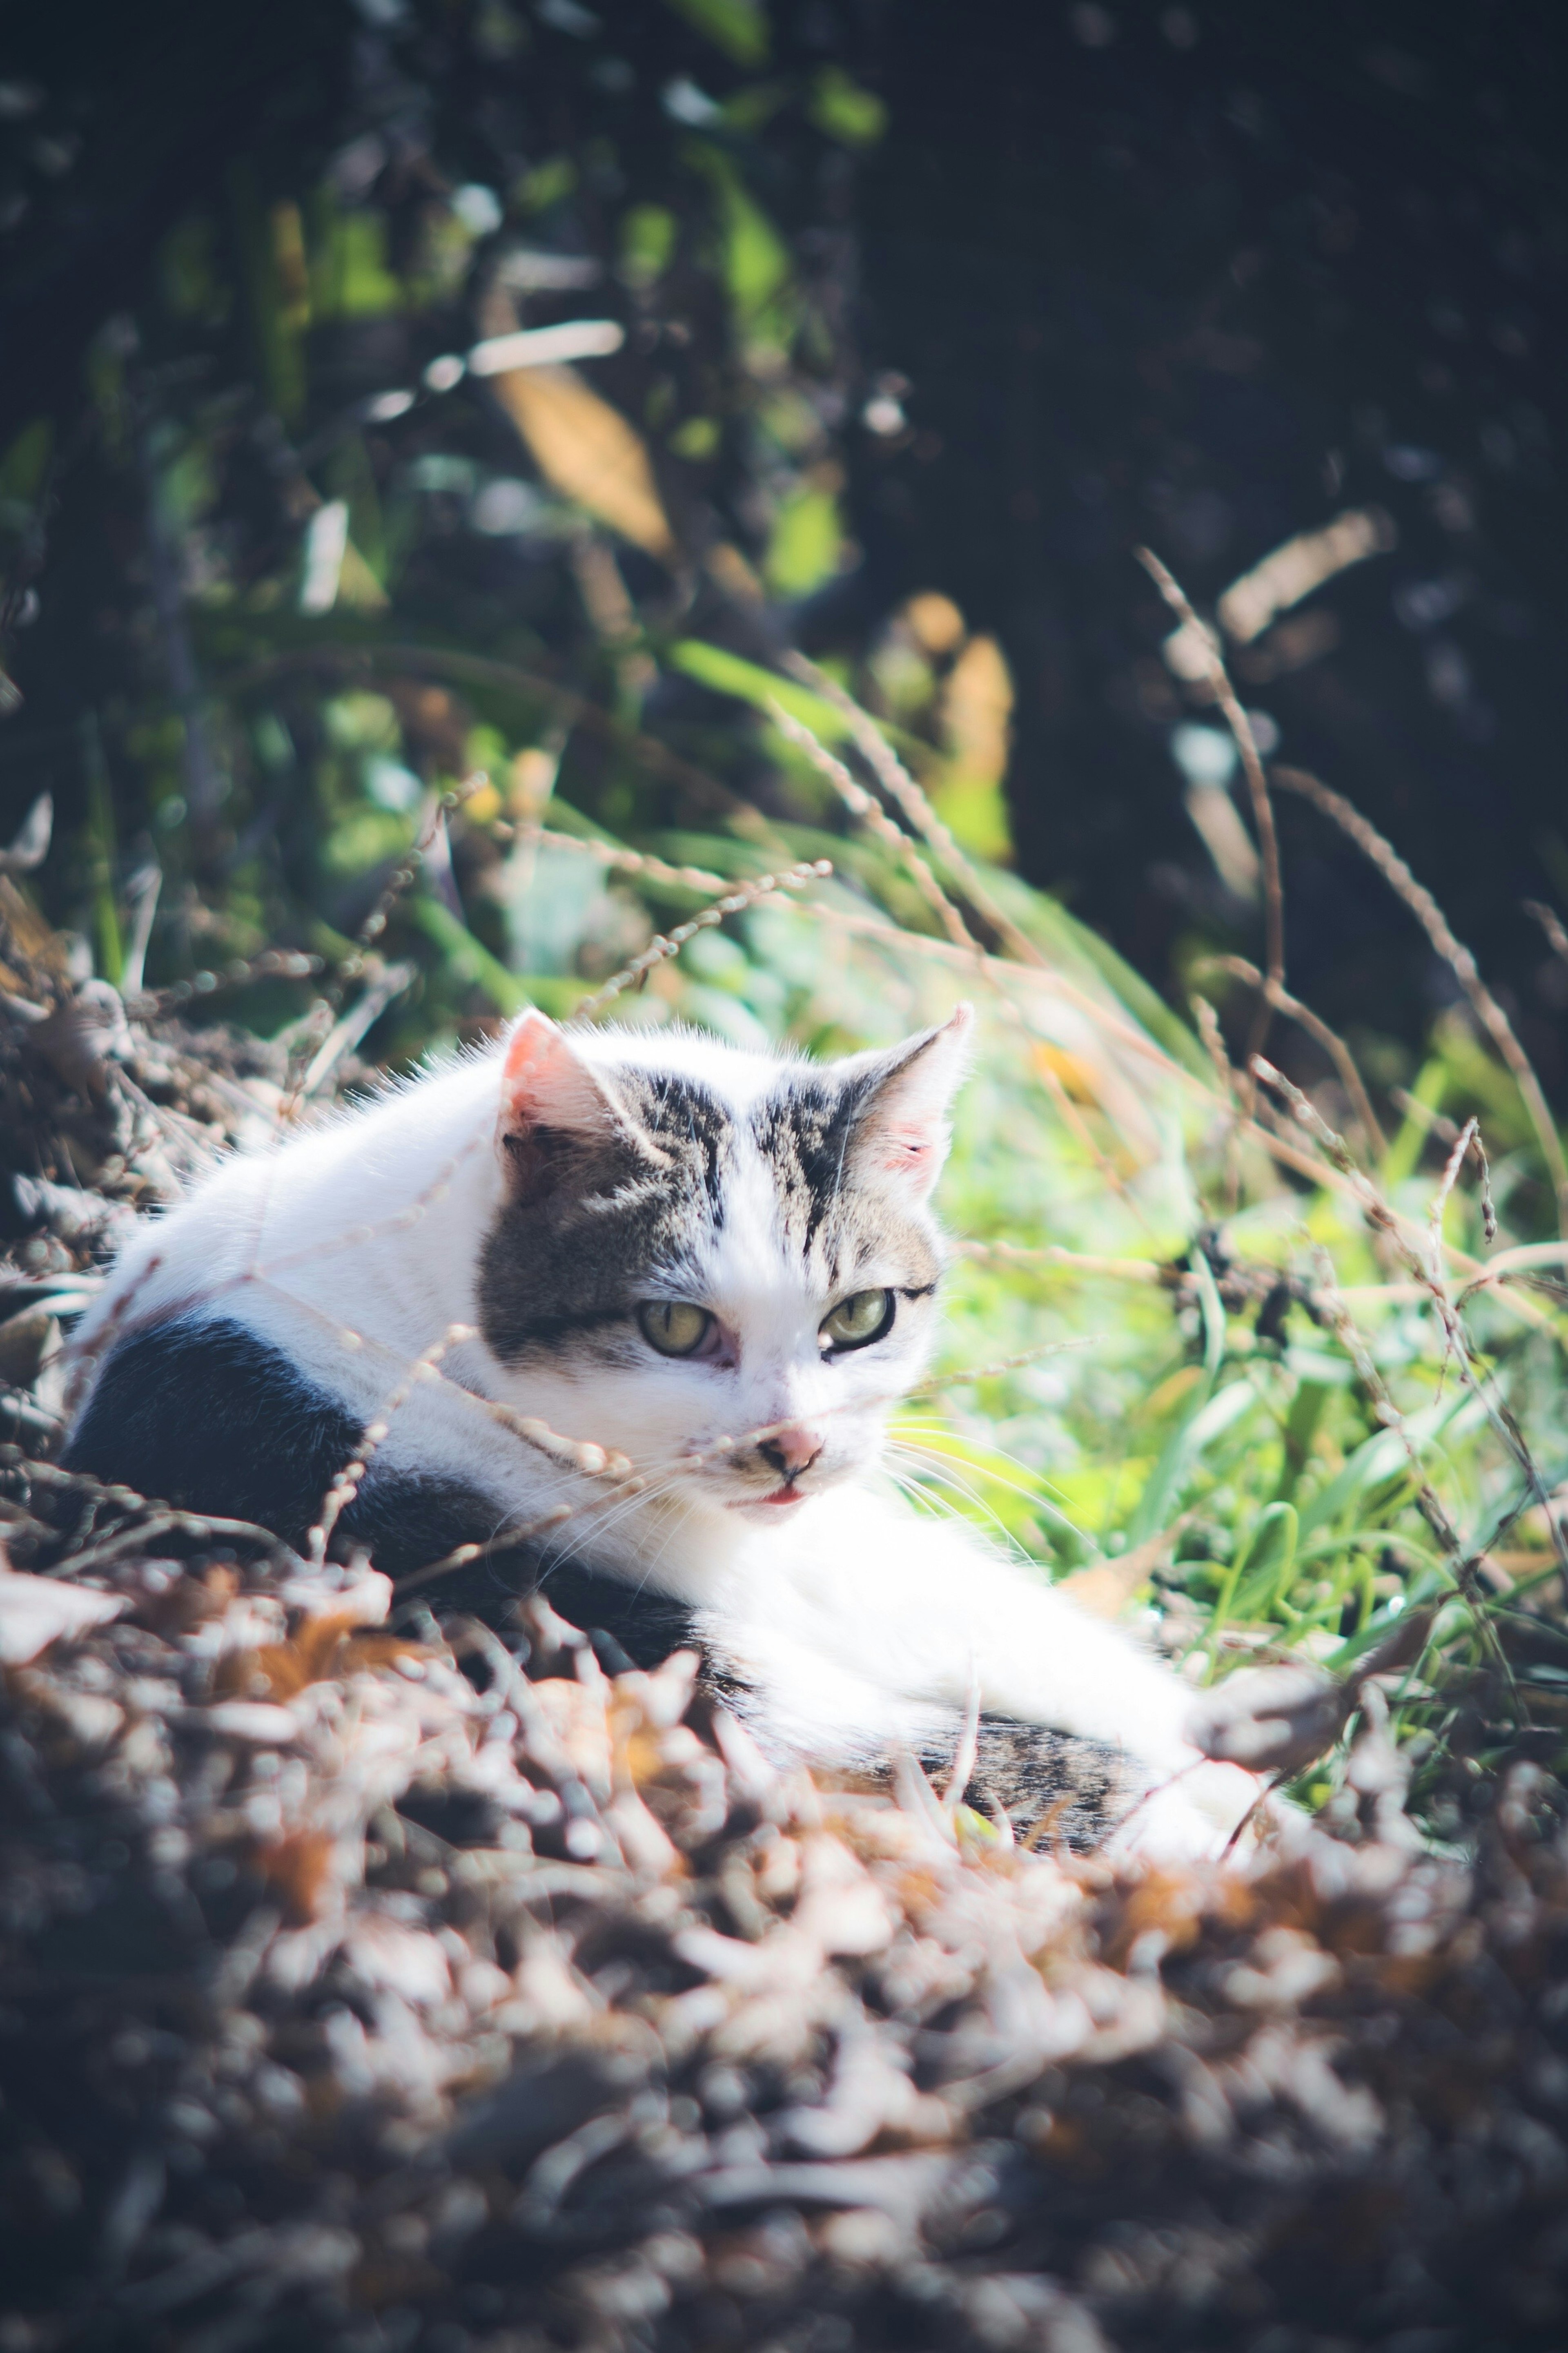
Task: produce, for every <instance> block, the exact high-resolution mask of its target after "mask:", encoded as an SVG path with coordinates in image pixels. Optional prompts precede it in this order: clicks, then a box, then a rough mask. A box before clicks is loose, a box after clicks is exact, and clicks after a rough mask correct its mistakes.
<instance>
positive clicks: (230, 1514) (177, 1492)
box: [63, 1317, 360, 1546]
mask: <svg viewBox="0 0 1568 2353" xmlns="http://www.w3.org/2000/svg"><path fill="white" fill-rule="evenodd" d="M359 1434H360V1424H359V1423H358V1422H357V1421H355V1420H354V1419H353V1417H352V1416H351V1415H349V1414H347V1413H345V1412H344V1410H343V1409H342V1406H341V1405H340V1404H339V1403H338V1402H337V1401H336V1400H335V1399H334V1398H330V1397H328V1396H327V1395H325V1393H324V1392H323V1391H321V1389H318V1388H315V1387H314V1386H313V1385H312V1384H311V1383H310V1382H309V1381H307V1380H306V1379H305V1378H304V1377H303V1376H302V1375H301V1373H300V1369H299V1367H298V1366H297V1365H295V1364H294V1363H293V1362H292V1361H291V1359H290V1358H289V1357H288V1356H284V1355H283V1354H282V1353H281V1351H280V1350H279V1349H277V1348H269V1347H268V1346H267V1345H266V1344H265V1342H263V1341H261V1340H258V1338H257V1337H256V1335H255V1334H254V1333H251V1332H248V1331H247V1330H246V1328H245V1326H244V1325H243V1324H235V1323H230V1322H228V1321H226V1320H223V1319H217V1320H215V1321H213V1322H210V1323H200V1322H196V1321H195V1320H194V1319H192V1318H190V1317H181V1318H180V1319H179V1320H178V1321H177V1322H174V1323H171V1324H159V1325H157V1326H156V1327H155V1328H154V1329H153V1330H152V1331H150V1332H142V1333H139V1334H137V1335H136V1336H135V1337H133V1338H131V1339H126V1340H123V1341H121V1345H119V1347H117V1348H116V1349H115V1350H114V1351H113V1353H112V1354H111V1356H110V1358H109V1361H108V1363H107V1364H106V1365H105V1366H104V1367H103V1370H102V1372H101V1373H100V1376H99V1379H98V1384H97V1387H96V1388H94V1390H93V1392H92V1396H91V1398H90V1399H89V1403H88V1408H87V1411H86V1412H85V1414H83V1416H82V1418H81V1419H80V1421H79V1423H78V1424H77V1426H76V1429H75V1430H73V1431H72V1433H71V1437H70V1441H69V1443H68V1446H67V1448H66V1451H65V1455H64V1458H63V1460H64V1461H65V1465H66V1468H67V1469H68V1470H71V1471H89V1472H92V1473H93V1475H94V1477H96V1478H99V1479H103V1480H106V1481H109V1482H118V1483H120V1484H122V1485H124V1486H127V1487H134V1488H135V1489H136V1491H137V1493H139V1494H143V1495H152V1496H155V1497H157V1498H158V1499H160V1500H161V1501H163V1502H166V1503H170V1504H175V1505H176V1506H178V1507H179V1508H180V1509H182V1510H184V1511H189V1512H201V1513H213V1514H216V1515H217V1516H219V1517H221V1518H225V1519H237V1520H254V1521H256V1522H257V1523H258V1525H260V1526H262V1527H268V1528H271V1529H273V1530H274V1532H275V1533H276V1534H277V1535H280V1536H282V1537H283V1538H284V1540H285V1542H286V1543H289V1544H291V1545H295V1546H298V1545H300V1544H301V1543H302V1542H303V1540H304V1536H305V1532H306V1530H307V1529H308V1528H310V1527H312V1526H313V1525H315V1522H316V1520H317V1518H318V1517H319V1516H320V1513H321V1499H322V1497H323V1496H324V1495H325V1493H326V1492H327V1490H328V1488H329V1487H330V1486H331V1483H332V1480H333V1477H334V1475H335V1474H336V1472H339V1471H341V1470H342V1466H343V1464H344V1463H345V1462H347V1461H349V1460H350V1459H351V1457H352V1456H353V1451H354V1448H355V1446H356V1445H357V1443H358V1441H359Z"/></svg>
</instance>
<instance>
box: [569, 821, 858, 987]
mask: <svg viewBox="0 0 1568 2353" xmlns="http://www.w3.org/2000/svg"><path fill="white" fill-rule="evenodd" d="M832 871H833V861H832V860H831V859H830V858H811V859H807V860H805V861H804V862H803V863H802V864H801V865H799V866H792V867H790V868H789V870H788V871H787V872H785V873H783V874H759V875H758V876H757V878H756V880H755V881H752V882H741V883H737V884H736V886H735V888H734V889H733V890H731V891H729V892H726V893H725V895H724V897H723V898H722V899H720V900H718V901H716V902H715V903H714V904H713V905H712V906H711V907H704V908H703V910H702V913H700V915H693V916H692V918H691V920H690V922H689V923H678V924H677V925H676V927H675V929H674V931H672V932H670V933H668V934H666V933H662V932H661V933H660V934H658V937H657V938H655V939H654V940H652V941H651V942H650V943H649V944H648V945H647V947H646V948H644V950H643V951H642V954H641V955H635V956H633V958H632V960H631V962H630V963H629V964H625V965H622V966H621V969H620V970H619V972H617V973H613V974H612V975H611V976H610V978H609V979H608V980H607V981H605V985H604V987H603V988H598V989H595V992H594V994H593V996H592V997H584V1000H583V1002H582V1004H581V1005H579V1006H578V1007H577V1008H576V1009H575V1012H574V1017H573V1018H574V1019H575V1020H578V1021H589V1020H592V1019H593V1018H594V1016H595V1014H597V1013H602V1012H603V1011H604V1009H605V1006H606V1005H611V1004H613V1003H614V1002H615V999H616V997H619V996H620V994H621V992H622V991H623V989H627V988H631V987H635V986H636V985H637V982H638V981H641V980H646V979H647V976H648V974H649V973H650V972H652V970H653V969H654V967H655V965H661V964H668V961H669V959H670V957H671V956H678V955H679V954H680V951H681V949H682V948H683V947H684V946H685V945H686V943H687V941H688V940H689V939H691V938H693V937H694V936H695V935H696V934H697V933H699V932H703V931H707V930H708V929H710V926H711V925H713V924H714V923H722V922H723V921H724V919H725V917H726V916H727V915H738V914H740V913H742V912H743V911H744V909H746V908H747V907H754V906H755V905H756V903H757V902H758V900H759V899H765V898H767V897H768V895H769V894H770V892H774V891H799V890H803V889H804V888H805V884H806V883H807V882H816V881H821V880H822V879H823V877H824V876H826V875H828V874H831V873H832Z"/></svg>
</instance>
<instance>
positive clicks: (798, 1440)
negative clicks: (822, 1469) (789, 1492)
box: [757, 1421, 822, 1479]
mask: <svg viewBox="0 0 1568 2353" xmlns="http://www.w3.org/2000/svg"><path fill="white" fill-rule="evenodd" d="M757 1451H758V1453H759V1454H760V1455H761V1456H762V1458H763V1461H764V1462H769V1463H771V1464H772V1465H773V1469H774V1470H775V1471H776V1472H778V1474H779V1477H780V1478H781V1479H798V1478H799V1477H800V1475H801V1473H802V1472H805V1471H809V1470H810V1468H811V1466H812V1464H813V1463H814V1462H815V1461H816V1458H817V1456H818V1455H819V1454H820V1453H821V1451H822V1432H821V1431H820V1430H808V1429H806V1427H805V1424H804V1423H803V1422H798V1421H794V1422H791V1424H790V1426H789V1428H788V1429H787V1430H774V1432H773V1436H772V1437H771V1438H765V1439H764V1440H763V1442H762V1444H761V1445H760V1446H759V1447H758V1449H757Z"/></svg>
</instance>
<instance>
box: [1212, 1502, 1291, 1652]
mask: <svg viewBox="0 0 1568 2353" xmlns="http://www.w3.org/2000/svg"><path fill="white" fill-rule="evenodd" d="M1298 1532H1299V1523H1298V1520H1297V1516H1296V1511H1295V1507H1294V1505H1293V1504H1269V1505H1268V1509H1267V1511H1265V1512H1262V1513H1260V1514H1259V1515H1258V1523H1257V1525H1256V1526H1255V1527H1254V1529H1253V1531H1252V1535H1251V1536H1250V1538H1249V1539H1248V1541H1247V1545H1246V1546H1244V1548H1243V1550H1242V1552H1241V1554H1240V1555H1239V1556H1238V1557H1237V1564H1236V1580H1237V1581H1236V1584H1235V1587H1234V1588H1233V1589H1234V1591H1235V1595H1236V1601H1235V1608H1236V1614H1237V1617H1238V1618H1239V1619H1241V1620H1243V1621H1244V1622H1250V1621H1251V1620H1254V1619H1258V1618H1261V1617H1264V1616H1266V1615H1267V1614H1268V1609H1269V1606H1270V1604H1271V1603H1272V1602H1273V1600H1274V1599H1275V1597H1276V1595H1277V1594H1278V1593H1279V1591H1280V1589H1281V1588H1283V1586H1284V1584H1285V1582H1286V1580H1287V1579H1288V1577H1289V1574H1290V1571H1291V1569H1292V1568H1293V1567H1294V1566H1295V1562H1296V1538H1297V1535H1298ZM1216 1630H1217V1629H1216Z"/></svg>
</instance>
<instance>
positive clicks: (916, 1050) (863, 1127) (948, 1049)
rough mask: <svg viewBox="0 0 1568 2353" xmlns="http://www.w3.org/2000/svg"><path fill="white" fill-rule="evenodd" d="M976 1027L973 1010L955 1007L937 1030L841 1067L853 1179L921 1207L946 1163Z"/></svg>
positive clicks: (923, 1031) (907, 1039) (853, 1060)
mask: <svg viewBox="0 0 1568 2353" xmlns="http://www.w3.org/2000/svg"><path fill="white" fill-rule="evenodd" d="M973 1021H974V1008H973V1006H972V1005H960V1006H959V1007H958V1008H956V1010H955V1011H954V1012H953V1013H952V1014H951V1015H950V1016H949V1018H948V1019H947V1020H945V1021H944V1022H942V1024H941V1026H940V1027H939V1028H937V1029H924V1030H921V1033H920V1035H919V1036H918V1037H914V1038H906V1039H904V1041H903V1043H902V1045H900V1046H894V1047H893V1048H891V1049H890V1050H889V1051H888V1052H885V1053H873V1054H857V1055H855V1056H854V1057H853V1058H852V1059H851V1060H848V1061H847V1062H841V1063H840V1064H839V1069H840V1071H842V1072H843V1073H844V1076H845V1078H846V1079H847V1082H848V1086H849V1092H850V1101H851V1110H850V1120H851V1129H850V1145H849V1156H850V1160H851V1162H852V1164H853V1166H854V1167H855V1170H856V1173H857V1174H858V1175H859V1176H864V1177H868V1178H870V1179H872V1180H874V1181H880V1182H883V1183H892V1184H896V1185H898V1186H899V1187H900V1189H903V1190H906V1191H908V1192H910V1193H911V1194H912V1195H913V1196H914V1198H915V1199H916V1200H920V1201H923V1200H924V1199H925V1198H926V1196H927V1194H928V1193H930V1191H931V1187H932V1186H933V1185H934V1184H935V1183H936V1180H937V1178H938V1177H939V1176H941V1174H942V1163H943V1161H944V1160H945V1159H946V1158H947V1147H948V1145H949V1143H950V1142H951V1140H952V1130H951V1128H950V1126H949V1124H948V1116H947V1114H948V1107H949V1105H950V1104H951V1103H952V1098H953V1096H954V1094H955V1093H956V1092H957V1090H958V1088H959V1086H960V1085H961V1084H962V1082H963V1077H964V1073H965V1071H967V1070H968V1067H969V1052H970V1032H971V1029H973Z"/></svg>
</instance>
